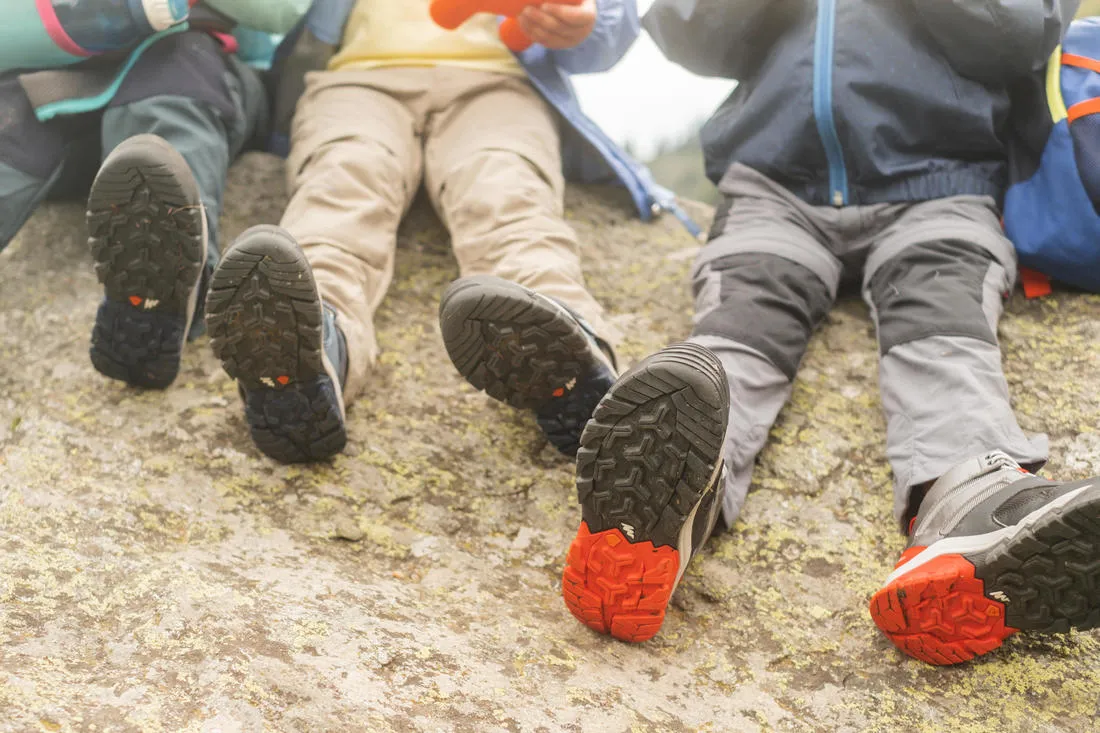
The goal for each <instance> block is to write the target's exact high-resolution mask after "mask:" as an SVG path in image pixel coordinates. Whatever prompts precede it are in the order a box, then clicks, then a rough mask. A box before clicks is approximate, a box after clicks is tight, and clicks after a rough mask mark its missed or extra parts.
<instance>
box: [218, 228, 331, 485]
mask: <svg viewBox="0 0 1100 733" xmlns="http://www.w3.org/2000/svg"><path fill="white" fill-rule="evenodd" d="M206 324H207V329H208V330H209V332H210V337H211V345H212V347H213V349H214V354H215V355H216V356H217V357H218V358H219V359H220V360H221V362H222V366H223V367H224V368H225V371H226V372H227V373H228V374H229V376H231V377H233V378H234V379H236V380H237V383H238V384H239V385H240V387H241V389H242V393H243V396H244V400H245V417H246V419H247V421H248V425H249V428H250V430H251V432H252V439H253V441H254V442H255V443H256V446H257V447H258V448H259V449H260V450H261V451H263V453H264V454H266V455H268V456H270V457H271V458H274V459H275V460H277V461H280V462H282V463H305V462H309V461H317V460H323V459H326V458H330V457H332V456H333V455H336V454H337V453H339V452H340V451H342V450H343V449H344V447H345V445H346V444H347V430H346V427H345V420H344V412H343V396H342V394H341V389H340V383H339V381H338V379H337V377H336V375H335V373H334V371H333V369H332V367H331V365H329V364H328V361H327V359H326V358H325V356H324V350H323V347H322V336H323V332H322V328H323V326H322V308H321V299H320V296H319V295H318V292H317V286H316V284H315V282H314V279H313V272H312V270H311V269H310V267H309V263H308V262H307V261H306V258H305V255H304V254H303V253H302V250H301V248H299V247H298V245H297V244H296V243H295V242H294V240H293V239H291V238H290V237H289V236H288V235H287V234H286V233H285V232H283V231H282V230H280V229H278V228H277V227H253V228H252V229H249V230H248V231H247V232H245V233H244V234H242V235H241V237H240V238H239V239H238V240H237V242H236V243H235V244H234V245H233V247H232V248H231V249H230V250H229V251H228V252H227V253H226V254H225V256H224V257H223V258H222V261H221V263H220V264H219V265H218V268H217V270H215V272H214V276H213V278H212V279H211V283H210V292H209V295H208V297H207V301H206Z"/></svg>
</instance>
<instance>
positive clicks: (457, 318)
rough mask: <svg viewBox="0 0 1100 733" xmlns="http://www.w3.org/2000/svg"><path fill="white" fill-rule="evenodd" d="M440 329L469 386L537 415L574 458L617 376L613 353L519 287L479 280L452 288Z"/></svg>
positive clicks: (558, 308) (562, 310) (554, 306)
mask: <svg viewBox="0 0 1100 733" xmlns="http://www.w3.org/2000/svg"><path fill="white" fill-rule="evenodd" d="M439 323H440V327H441V329H442V332H443V343H444V344H445V345H446V347H447V353H448V355H449V356H450V357H451V361H452V362H453V363H454V365H455V367H456V368H457V369H458V371H459V373H460V374H462V376H463V377H465V378H466V381H468V382H469V383H470V384H472V385H473V386H474V387H476V388H477V389H479V390H482V391H484V392H486V393H487V394H488V395H489V396H490V397H492V398H494V399H497V400H500V401H501V402H506V403H508V404H509V405H511V406H512V407H517V408H520V409H531V410H534V411H535V416H536V418H537V420H538V424H539V428H541V429H542V431H543V433H544V434H545V435H546V438H547V439H548V440H549V441H550V443H551V444H553V445H554V447H556V448H557V449H558V450H559V451H561V452H562V453H564V454H565V455H567V456H571V457H572V456H575V455H576V453H577V445H578V441H579V439H580V434H581V431H582V430H583V429H584V424H585V423H586V422H587V421H588V418H590V417H591V416H592V411H593V410H594V409H596V405H597V403H599V401H600V398H601V397H603V396H604V395H605V394H606V393H607V390H608V389H610V388H611V385H612V384H614V382H615V374H616V369H615V363H614V359H613V357H612V356H611V349H610V347H609V346H608V345H607V343H606V342H604V341H602V340H601V339H600V338H599V337H598V336H596V334H595V332H593V330H592V327H591V326H589V325H588V324H587V323H586V322H585V321H584V319H583V318H581V317H580V316H579V315H577V314H576V313H574V312H573V311H572V310H570V309H569V308H567V307H566V306H564V305H562V304H561V303H559V302H558V301H556V300H554V299H552V298H548V297H546V296H543V295H540V294H538V293H536V292H535V291H533V290H531V289H529V288H525V287H523V286H522V285H518V284H516V283H514V282H511V281H509V280H503V279H501V278H499V277H491V276H488V275H476V276H473V277H464V278H461V279H459V280H456V281H455V282H454V283H452V284H451V286H450V287H449V288H447V291H446V292H445V293H444V294H443V299H442V301H441V302H440V305H439Z"/></svg>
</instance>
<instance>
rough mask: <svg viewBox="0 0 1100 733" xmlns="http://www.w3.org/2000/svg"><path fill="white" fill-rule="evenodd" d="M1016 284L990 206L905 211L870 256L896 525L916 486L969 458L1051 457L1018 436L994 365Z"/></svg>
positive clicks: (1011, 257)
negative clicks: (992, 453) (993, 454)
mask: <svg viewBox="0 0 1100 733" xmlns="http://www.w3.org/2000/svg"><path fill="white" fill-rule="evenodd" d="M1015 280H1016V256H1015V252H1014V250H1013V248H1012V244H1011V243H1010V242H1009V241H1008V239H1006V238H1005V237H1004V235H1003V234H1002V233H1001V228H1000V225H999V223H998V219H997V214H996V212H995V211H994V209H993V204H992V201H987V200H985V199H980V198H969V197H967V198H955V199H946V200H942V201H930V202H926V203H922V204H916V205H914V206H912V207H909V208H908V209H907V210H906V211H905V213H904V214H903V215H902V216H901V217H900V218H899V219H898V221H897V222H895V224H894V225H893V226H891V227H890V228H888V229H887V230H886V231H885V232H884V233H883V235H882V236H881V238H880V240H879V241H878V242H876V243H875V246H874V248H873V249H872V252H871V254H870V257H869V259H868V262H867V267H866V271H865V275H864V288H863V295H864V299H865V300H866V301H867V303H868V305H869V306H870V307H871V309H872V312H873V314H874V317H875V322H876V324H877V327H878V340H879V353H880V355H881V361H880V364H879V380H880V383H881V388H882V402H883V409H884V411H885V413H886V416H887V433H886V439H887V449H886V450H887V457H888V458H889V460H890V465H891V467H892V468H893V471H894V482H895V483H894V488H895V502H894V512H895V517H896V518H897V519H898V520H899V521H900V522H902V524H903V525H904V524H907V523H908V520H909V519H910V518H911V517H912V515H913V514H915V513H916V507H915V506H914V507H910V506H909V496H910V491H911V489H912V488H913V487H917V486H920V485H921V484H926V483H927V482H930V481H934V480H936V479H938V478H939V477H940V476H942V475H943V474H944V473H946V472H947V470H948V469H950V468H951V467H952V466H953V465H955V464H957V463H958V462H959V461H961V460H963V459H964V458H967V457H969V456H973V455H978V454H980V453H984V452H986V451H989V450H993V449H999V450H1002V451H1004V452H1006V453H1008V455H1010V456H1011V457H1012V458H1013V459H1015V460H1016V461H1018V462H1019V463H1021V464H1024V465H1028V466H1036V465H1041V464H1042V463H1043V462H1044V461H1046V458H1047V440H1046V436H1043V435H1038V436H1034V435H1026V434H1025V433H1024V432H1023V430H1021V429H1020V426H1019V425H1018V424H1017V422H1016V418H1015V416H1014V415H1013V412H1012V406H1011V404H1010V402H1009V394H1008V384H1007V382H1006V381H1005V377H1004V372H1003V371H1002V368H1001V351H1000V345H999V344H998V342H997V335H996V331H997V323H998V321H999V320H1000V317H1001V313H1002V311H1003V308H1004V305H1003V301H1004V298H1005V297H1006V296H1007V294H1008V293H1010V292H1011V290H1012V288H1013V286H1014V284H1015ZM918 500H919V497H918ZM903 529H906V527H904V526H903Z"/></svg>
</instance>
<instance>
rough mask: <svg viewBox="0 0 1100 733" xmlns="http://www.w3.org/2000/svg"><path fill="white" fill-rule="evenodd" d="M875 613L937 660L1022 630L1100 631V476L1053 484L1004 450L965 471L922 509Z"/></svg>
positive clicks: (899, 639)
mask: <svg viewBox="0 0 1100 733" xmlns="http://www.w3.org/2000/svg"><path fill="white" fill-rule="evenodd" d="M871 616H872V617H873V618H874V620H875V623H876V624H878V627H879V628H880V629H882V631H883V633H885V634H886V636H888V637H889V638H890V640H891V641H892V642H894V644H896V645H897V646H898V648H900V649H901V650H902V651H904V652H905V653H907V654H909V655H911V656H914V657H916V658H917V659H921V660H923V661H925V662H928V663H930V664H955V663H957V662H963V661H966V660H968V659H972V658H974V657H975V656H978V655H980V654H985V653H987V652H989V651H992V650H993V649H996V648H997V647H998V646H1000V645H1001V642H1002V641H1004V639H1005V638H1007V637H1008V636H1010V635H1012V634H1014V633H1016V632H1017V631H1037V632H1047V633H1051V632H1053V633H1065V632H1067V631H1069V630H1070V629H1090V628H1093V627H1095V626H1097V625H1100V478H1092V479H1087V480H1085V481H1075V482H1073V483H1062V484H1060V483H1055V482H1053V481H1047V480H1045V479H1041V478H1039V477H1038V476H1035V475H1033V474H1031V473H1029V472H1027V471H1026V470H1024V469H1023V468H1021V467H1020V466H1019V465H1018V464H1017V463H1016V462H1015V461H1013V460H1012V459H1011V458H1009V457H1008V456H1007V455H1005V454H1004V453H1002V452H1000V451H994V452H993V453H988V454H986V455H984V456H979V457H977V458H972V459H970V460H967V461H964V462H963V463H960V464H959V465H957V466H955V467H954V468H952V469H951V470H950V471H948V472H947V473H946V474H944V475H943V477H941V478H940V479H939V481H937V482H936V483H935V484H933V485H932V488H931V489H929V491H928V494H927V496H925V498H924V500H923V502H922V503H921V508H920V511H919V512H918V513H917V516H916V517H915V518H914V520H913V522H912V527H911V531H910V539H909V545H908V547H907V548H906V550H905V552H904V553H903V554H902V556H901V560H900V561H899V562H898V564H897V566H896V568H895V570H894V572H893V573H892V574H891V575H890V577H889V578H887V579H886V583H885V586H884V587H883V588H882V589H881V590H879V591H878V592H877V593H875V595H874V596H873V597H872V598H871Z"/></svg>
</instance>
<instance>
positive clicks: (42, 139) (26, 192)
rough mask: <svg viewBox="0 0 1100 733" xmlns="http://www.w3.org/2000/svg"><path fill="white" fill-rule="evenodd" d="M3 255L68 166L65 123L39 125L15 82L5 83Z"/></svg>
mask: <svg viewBox="0 0 1100 733" xmlns="http://www.w3.org/2000/svg"><path fill="white" fill-rule="evenodd" d="M0 110H3V114H2V115H0V250H3V249H4V247H6V246H7V244H8V242H10V241H11V240H12V239H13V238H14V237H15V235H16V234H17V233H18V232H19V230H20V229H22V227H23V224H24V223H25V222H26V221H27V219H28V218H30V215H31V214H32V213H33V212H34V210H35V208H37V207H38V204H39V203H41V202H42V200H43V199H44V198H46V195H47V194H48V193H49V191H50V188H51V186H53V184H54V182H55V181H56V180H57V177H58V175H60V173H61V169H62V167H63V165H64V163H65V158H66V147H67V145H68V143H69V136H68V135H67V134H66V127H65V125H64V123H63V122H62V121H60V120H59V121H54V122H49V123H43V122H39V121H38V119H37V118H36V117H35V116H34V109H32V108H31V104H30V101H29V100H28V99H27V95H26V93H25V92H24V91H23V87H22V86H20V84H19V80H18V79H16V78H15V77H14V76H8V77H4V78H0Z"/></svg>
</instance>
